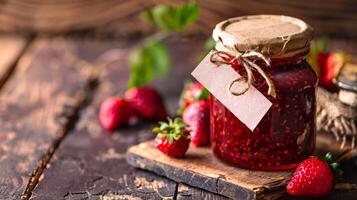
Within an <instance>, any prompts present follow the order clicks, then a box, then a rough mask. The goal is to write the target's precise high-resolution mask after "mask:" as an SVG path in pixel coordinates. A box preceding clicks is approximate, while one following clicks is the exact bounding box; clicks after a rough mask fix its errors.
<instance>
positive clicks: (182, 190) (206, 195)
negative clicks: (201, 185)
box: [177, 183, 228, 200]
mask: <svg viewBox="0 0 357 200" xmlns="http://www.w3.org/2000/svg"><path fill="white" fill-rule="evenodd" d="M196 199H207V200H228V198H227V197H224V196H220V195H217V194H214V193H210V192H207V191H204V190H201V189H198V188H194V187H191V186H187V185H185V184H182V183H179V185H178V189H177V200H196Z"/></svg>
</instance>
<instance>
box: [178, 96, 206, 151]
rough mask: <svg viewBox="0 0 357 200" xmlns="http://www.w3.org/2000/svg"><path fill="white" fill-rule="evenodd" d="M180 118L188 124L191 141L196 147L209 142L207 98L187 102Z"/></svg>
mask: <svg viewBox="0 0 357 200" xmlns="http://www.w3.org/2000/svg"><path fill="white" fill-rule="evenodd" d="M182 119H183V121H184V122H185V123H186V124H188V125H189V130H190V134H191V141H192V143H193V144H194V145H195V146H196V147H199V146H204V145H207V144H209V138H210V136H209V125H210V112H209V101H208V100H200V101H196V102H193V103H191V104H189V106H187V107H186V109H185V111H184V112H183V115H182Z"/></svg>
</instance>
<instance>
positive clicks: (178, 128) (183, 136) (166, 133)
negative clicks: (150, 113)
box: [153, 118, 190, 158]
mask: <svg viewBox="0 0 357 200" xmlns="http://www.w3.org/2000/svg"><path fill="white" fill-rule="evenodd" d="M186 127H187V125H186V124H185V123H183V122H182V119H180V118H176V119H175V120H171V119H168V122H167V123H166V122H160V123H159V126H158V127H155V128H154V129H153V132H155V133H157V134H158V135H157V137H156V139H155V141H156V148H157V149H159V150H160V151H161V152H162V153H164V154H166V155H168V156H170V157H174V158H182V157H183V156H184V155H185V153H186V151H187V149H188V147H189V144H190V137H189V133H188V131H187V129H186Z"/></svg>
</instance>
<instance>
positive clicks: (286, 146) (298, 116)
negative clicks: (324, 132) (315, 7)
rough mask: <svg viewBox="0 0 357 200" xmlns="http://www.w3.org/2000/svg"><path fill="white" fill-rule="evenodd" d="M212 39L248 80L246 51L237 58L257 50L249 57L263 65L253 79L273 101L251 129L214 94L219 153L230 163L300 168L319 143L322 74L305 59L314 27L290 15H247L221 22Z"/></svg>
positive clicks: (215, 148)
mask: <svg viewBox="0 0 357 200" xmlns="http://www.w3.org/2000/svg"><path fill="white" fill-rule="evenodd" d="M213 38H214V40H215V41H216V48H215V50H214V51H220V52H222V53H221V54H219V56H220V57H221V59H222V60H223V61H226V63H229V64H230V65H231V67H232V68H233V69H234V70H235V71H236V72H238V74H240V75H241V76H242V77H244V78H245V80H247V79H249V73H248V72H247V70H246V68H245V67H246V64H247V63H243V62H245V60H244V59H243V56H241V57H240V58H241V59H237V55H245V54H246V53H247V52H248V53H250V54H251V55H253V56H252V57H250V58H249V59H250V61H251V62H253V63H254V64H256V66H259V68H260V69H261V70H259V69H257V68H251V69H252V70H251V72H252V74H251V75H250V76H251V79H252V80H251V82H250V84H251V85H252V86H254V87H255V88H256V89H257V90H259V91H260V92H261V93H262V94H263V95H264V96H265V97H266V98H267V99H268V100H269V101H270V102H271V103H272V106H271V107H270V108H269V110H268V111H267V113H266V114H265V115H264V117H263V118H262V119H261V121H260V122H259V123H258V125H257V126H256V127H255V128H254V130H251V129H249V128H248V127H247V126H246V125H245V124H244V123H242V122H241V121H240V120H239V119H238V118H237V117H236V116H235V115H234V114H233V113H232V112H231V111H230V110H228V109H227V108H226V107H225V106H224V105H223V104H222V103H221V102H220V101H219V100H218V99H216V98H215V97H214V96H213V95H211V99H210V108H211V109H210V112H211V114H210V115H211V118H210V120H211V127H210V130H211V143H212V149H213V152H214V154H215V155H216V156H217V157H218V158H220V159H221V160H223V161H225V162H227V163H229V164H232V165H235V166H238V167H241V168H247V169H254V170H285V169H291V168H294V167H296V165H297V164H298V163H299V162H300V161H302V160H303V159H304V158H306V157H307V156H309V155H311V154H312V153H313V151H314V148H315V107H316V105H315V104H316V103H315V98H316V97H315V89H316V85H317V77H316V74H315V73H314V71H313V70H312V69H311V67H310V66H309V64H308V63H307V62H306V60H305V58H306V55H307V54H308V53H309V47H310V41H311V39H312V28H311V27H310V26H309V25H307V24H306V23H304V22H303V21H301V20H299V19H296V18H292V17H287V16H276V15H257V16H246V17H238V18H232V19H229V20H226V21H223V22H221V23H219V24H217V25H216V27H215V29H214V31H213ZM233 51H236V52H238V54H234V53H232V52H233ZM252 53H253V54H252ZM254 55H256V56H254ZM267 61H268V62H267ZM248 64H249V63H248ZM240 95H244V93H243V94H240Z"/></svg>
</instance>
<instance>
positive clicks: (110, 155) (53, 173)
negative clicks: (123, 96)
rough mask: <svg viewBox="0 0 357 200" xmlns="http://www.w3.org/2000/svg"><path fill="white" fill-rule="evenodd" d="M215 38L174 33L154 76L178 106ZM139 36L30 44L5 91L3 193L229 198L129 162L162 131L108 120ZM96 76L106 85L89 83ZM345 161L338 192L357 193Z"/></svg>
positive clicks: (0, 137)
mask: <svg viewBox="0 0 357 200" xmlns="http://www.w3.org/2000/svg"><path fill="white" fill-rule="evenodd" d="M205 39H206V37H204V36H202V34H201V35H198V36H196V37H194V38H181V39H178V38H171V39H169V40H168V41H166V42H167V43H168V45H169V46H170V52H171V53H172V55H173V68H172V72H171V73H170V75H169V77H168V78H167V79H166V80H158V81H155V82H154V83H153V85H154V86H155V87H157V88H158V89H159V90H160V91H161V92H162V94H163V95H164V97H165V100H166V103H167V106H168V107H169V110H170V111H171V113H172V114H173V113H174V111H175V109H176V108H177V100H178V96H179V94H180V92H181V89H182V86H183V82H184V80H185V79H187V78H188V77H190V75H189V74H190V72H191V70H192V69H193V68H194V66H195V65H196V64H197V62H198V56H199V52H201V50H202V47H203V43H204V41H205ZM138 42H140V39H139V38H136V39H135V40H130V41H124V40H120V39H119V40H105V41H93V40H83V39H82V38H80V37H79V38H78V37H77V38H75V39H71V38H57V37H56V38H36V39H35V40H34V41H33V42H32V44H31V45H30V46H29V47H28V48H26V51H25V53H24V55H22V56H21V58H20V59H19V61H18V62H17V64H16V68H15V70H14V71H13V72H12V74H11V76H9V78H8V80H7V82H6V84H5V85H4V87H3V88H1V90H0V199H20V197H21V195H22V194H23V193H25V197H31V199H163V198H164V199H226V198H225V197H223V196H220V195H217V194H213V193H210V192H207V191H206V190H201V189H197V188H194V187H191V186H188V185H183V184H182V183H177V182H175V181H172V180H169V179H167V178H164V177H160V176H157V175H155V174H153V173H149V172H146V171H141V170H138V169H135V168H133V167H130V166H129V164H128V163H127V162H126V160H125V159H126V158H125V152H126V151H127V149H128V148H129V147H130V146H132V145H134V144H138V143H140V142H143V141H146V140H149V139H152V138H153V137H154V135H153V134H151V133H150V131H149V130H150V129H151V127H152V124H150V123H141V124H138V125H136V126H133V127H124V128H122V129H117V130H115V131H114V132H113V133H109V132H107V131H105V130H103V129H102V128H101V126H100V125H99V122H98V119H97V113H98V109H99V106H100V103H101V102H102V101H103V99H104V98H106V97H107V96H109V95H115V94H118V92H119V93H120V92H123V90H124V88H125V87H126V81H127V78H128V76H127V73H128V69H127V56H128V52H129V51H130V50H131V49H132V48H133V47H134V46H135V45H137V44H138ZM337 46H338V45H337ZM339 47H341V48H342V49H344V48H346V46H341V45H340V46H339ZM348 48H350V49H351V50H354V49H355V48H353V47H351V46H348ZM105 63H110V64H108V65H106V64H105ZM93 76H94V79H97V80H98V82H99V85H98V87H97V88H91V87H89V88H88V86H90V85H91V82H90V80H91V78H93ZM88 90H89V91H88ZM91 99H92V101H90V100H91ZM76 116H77V117H79V118H78V119H77V117H76ZM329 136H331V135H326V136H323V137H319V138H322V140H320V141H323V142H322V143H321V142H320V143H321V144H324V145H323V148H322V149H320V150H319V152H320V154H322V153H324V152H325V151H326V149H329V150H333V151H335V150H336V152H338V151H339V150H338V148H339V144H338V143H337V142H334V140H333V139H332V140H331V139H330V138H329ZM52 155H53V156H52ZM343 167H344V168H345V171H346V176H345V177H346V180H345V182H341V183H342V185H339V189H337V190H335V191H334V192H333V193H332V195H331V197H334V198H335V199H336V198H338V197H343V198H344V199H353V197H354V196H355V195H356V191H357V190H356V189H353V187H352V189H351V188H350V189H346V187H345V186H344V185H343V184H347V185H348V186H351V185H352V186H353V185H356V184H357V182H356V181H357V174H356V173H355V166H354V165H353V164H351V163H350V164H344V165H343ZM38 181H39V182H38ZM343 188H345V189H343ZM25 190H26V192H24V191H25ZM286 199H289V197H286ZM329 199H333V198H329Z"/></svg>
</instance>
